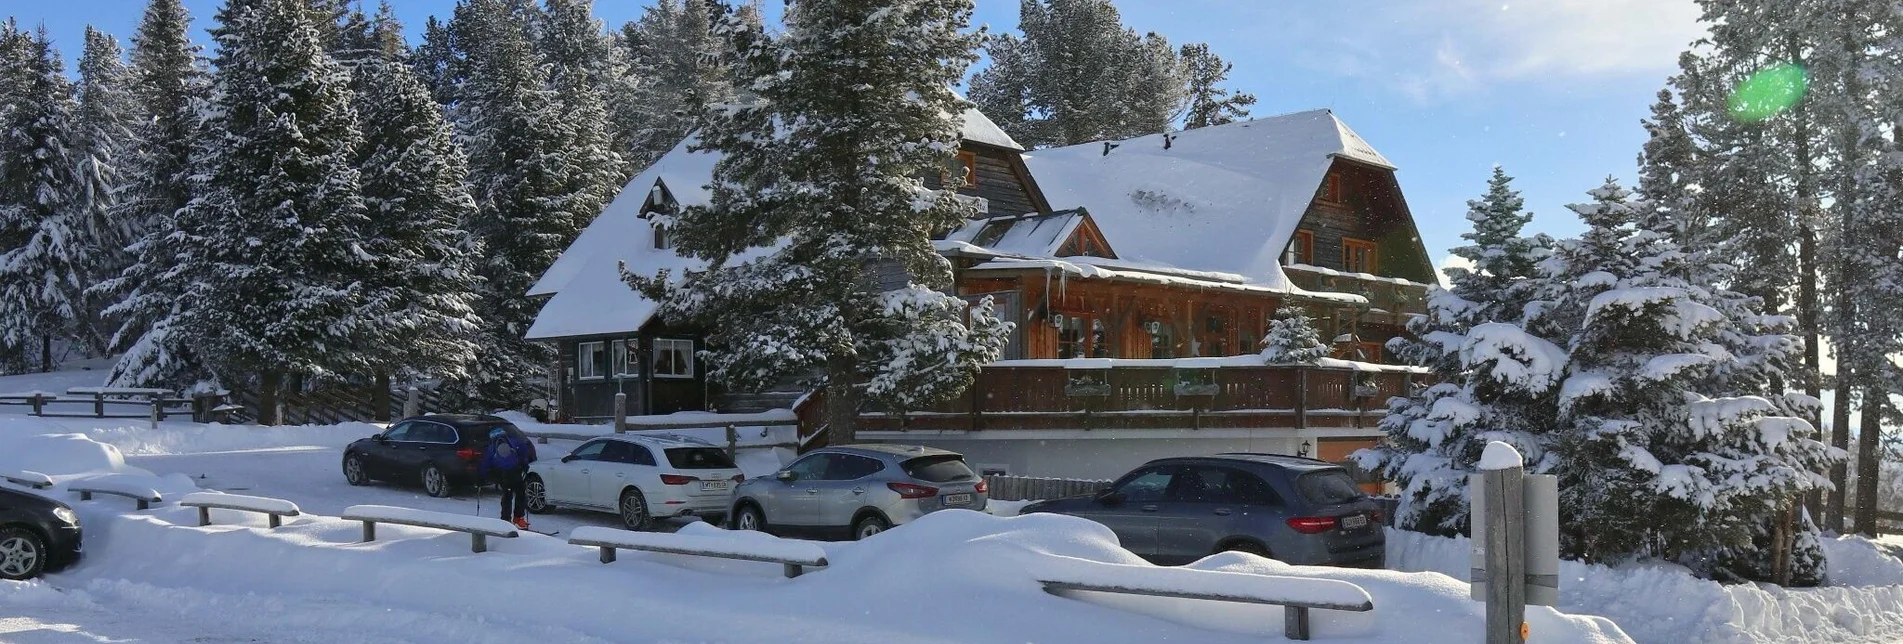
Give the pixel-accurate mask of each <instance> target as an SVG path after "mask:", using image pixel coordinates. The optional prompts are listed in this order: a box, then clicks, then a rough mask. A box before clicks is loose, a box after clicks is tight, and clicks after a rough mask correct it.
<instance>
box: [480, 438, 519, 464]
mask: <svg viewBox="0 0 1903 644" xmlns="http://www.w3.org/2000/svg"><path fill="white" fill-rule="evenodd" d="M521 452H522V450H521V449H519V448H517V447H516V444H515V439H513V438H511V437H509V436H498V437H496V439H495V440H492V441H489V467H490V468H492V469H498V470H513V469H516V468H518V467H521V466H522V465H525V464H527V461H524V460H523V459H522V458H521Z"/></svg>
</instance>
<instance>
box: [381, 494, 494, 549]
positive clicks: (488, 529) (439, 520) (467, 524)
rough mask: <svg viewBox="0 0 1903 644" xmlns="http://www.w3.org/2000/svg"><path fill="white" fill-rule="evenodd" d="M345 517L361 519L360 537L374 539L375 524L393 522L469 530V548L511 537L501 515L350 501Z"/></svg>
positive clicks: (459, 530) (485, 545)
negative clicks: (487, 515)
mask: <svg viewBox="0 0 1903 644" xmlns="http://www.w3.org/2000/svg"><path fill="white" fill-rule="evenodd" d="M343 518H344V520H345V521H362V522H363V540H364V541H366V542H368V541H376V540H377V524H379V523H394V524H397V525H408V526H416V527H419V528H435V529H437V530H449V531H451V532H466V533H469V550H470V552H487V551H488V550H489V539H488V538H489V537H497V538H501V539H514V538H516V536H518V535H517V534H516V531H515V524H512V523H509V522H507V521H503V520H501V519H490V518H487V517H472V516H469V515H466V514H449V513H447V512H431V511H429V510H417V509H412V508H399V507H393V506H388V505H353V506H350V507H347V508H344V515H343Z"/></svg>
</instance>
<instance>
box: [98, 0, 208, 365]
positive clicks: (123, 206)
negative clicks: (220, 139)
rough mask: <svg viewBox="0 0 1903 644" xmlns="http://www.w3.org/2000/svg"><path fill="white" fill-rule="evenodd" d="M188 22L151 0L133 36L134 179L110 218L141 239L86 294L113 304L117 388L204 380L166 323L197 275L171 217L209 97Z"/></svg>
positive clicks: (176, 8) (164, 1)
mask: <svg viewBox="0 0 1903 644" xmlns="http://www.w3.org/2000/svg"><path fill="white" fill-rule="evenodd" d="M190 27H191V16H190V15H189V14H187V13H186V12H185V7H184V5H183V4H181V3H180V2H179V0H152V2H151V4H149V5H147V7H146V10H145V15H144V17H143V18H142V19H141V21H140V22H139V28H138V31H137V32H136V33H135V34H134V35H133V37H132V75H133V87H134V89H133V94H134V97H135V98H136V100H137V103H138V115H139V119H138V120H139V126H138V128H137V130H136V131H135V134H136V137H135V141H134V145H133V147H132V148H131V149H130V154H129V157H128V159H127V161H126V163H125V164H124V165H123V167H122V170H121V172H122V175H123V176H125V177H127V178H128V179H129V181H128V183H127V184H126V185H125V187H124V189H123V191H122V192H121V193H120V199H119V203H118V209H117V211H116V212H115V213H114V216H113V218H114V219H115V220H117V221H118V222H119V223H120V224H121V225H123V226H125V227H126V228H127V229H128V230H127V233H128V236H129V238H130V239H133V240H135V241H134V242H133V243H132V244H131V245H130V246H128V247H127V249H126V251H127V254H128V255H130V259H131V261H132V263H131V265H129V266H127V267H126V269H125V270H124V271H123V272H122V273H121V274H120V275H118V276H116V277H111V278H108V279H105V280H103V281H101V282H99V283H98V284H96V285H94V286H93V287H92V288H91V289H88V292H89V293H90V294H91V295H93V296H94V297H102V298H104V299H105V300H106V301H110V302H112V304H111V305H110V306H108V307H107V308H106V310H105V314H106V317H107V318H108V319H109V320H111V321H113V322H115V323H116V324H117V330H116V331H114V332H113V335H112V338H111V341H110V342H109V343H108V346H109V347H110V348H111V349H112V350H113V351H121V352H123V355H122V356H121V358H120V360H119V362H118V363H117V364H115V365H114V366H113V371H112V373H111V375H110V376H109V377H108V382H110V383H111V384H113V385H117V386H165V387H176V386H184V385H189V384H192V383H194V382H196V381H198V380H200V379H201V378H203V377H204V376H205V375H206V374H205V372H204V370H203V368H202V366H201V365H199V364H198V362H197V360H196V359H194V358H193V357H192V352H191V351H190V349H189V348H188V347H187V346H186V342H185V337H184V335H183V334H182V333H180V332H178V329H176V328H175V327H172V326H171V325H170V324H169V323H168V324H166V325H165V327H164V328H156V327H155V326H154V325H156V324H159V323H160V322H161V321H163V320H168V319H172V318H173V317H174V316H175V315H178V314H179V313H180V312H182V311H183V310H185V307H186V303H187V302H188V301H189V300H190V295H188V294H187V293H186V288H187V286H188V285H189V284H191V280H192V278H191V277H190V271H189V270H188V268H187V267H188V266H189V265H190V264H191V263H190V262H188V261H183V260H181V257H183V256H186V255H185V250H184V249H183V247H182V245H183V243H184V240H183V239H182V238H181V237H178V236H175V235H174V234H173V233H174V232H176V231H177V229H178V226H177V222H176V216H175V214H176V213H177V212H179V211H180V210H182V209H184V208H185V206H186V205H187V204H189V203H190V202H191V199H192V194H193V190H194V187H193V185H192V176H191V165H192V157H193V149H194V145H195V144H196V139H197V137H198V135H199V132H198V122H199V108H200V107H201V104H202V103H201V101H202V99H203V97H204V95H205V94H206V93H207V92H206V90H207V86H206V82H205V76H204V73H203V71H202V70H201V68H200V67H199V64H198V63H199V58H198V54H199V51H200V50H199V47H198V46H197V45H195V44H193V43H192V40H191V37H190V35H189V34H188V33H187V32H188V30H189V29H190Z"/></svg>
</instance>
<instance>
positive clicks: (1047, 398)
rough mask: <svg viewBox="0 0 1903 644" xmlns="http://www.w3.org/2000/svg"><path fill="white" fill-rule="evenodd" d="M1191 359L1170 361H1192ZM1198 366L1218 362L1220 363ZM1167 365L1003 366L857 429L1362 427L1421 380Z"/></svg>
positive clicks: (1338, 369) (1335, 369)
mask: <svg viewBox="0 0 1903 644" xmlns="http://www.w3.org/2000/svg"><path fill="white" fill-rule="evenodd" d="M1195 360H1197V359H1191V360H1179V361H1174V362H1175V363H1176V364H1178V365H1180V364H1183V363H1191V364H1194V361H1195ZM1204 360H1209V361H1210V362H1211V363H1218V364H1219V363H1223V362H1224V361H1225V360H1226V359H1204ZM1013 362H1017V363H1053V364H1032V365H1027V366H1020V365H1016V364H1012V363H1013ZM1171 362H1172V361H1168V360H1073V361H1011V362H1005V363H1000V364H998V365H993V366H987V367H985V368H984V370H983V371H982V372H980V373H979V375H978V381H977V383H975V385H974V386H973V387H972V388H971V389H969V390H968V391H967V392H966V393H965V394H964V395H960V396H958V397H957V398H954V399H952V400H950V401H947V402H945V403H943V404H940V405H938V406H935V407H933V408H931V409H926V410H918V411H912V412H910V413H906V414H903V415H901V414H895V413H884V412H869V413H866V414H862V415H861V421H860V429H861V430H862V431H912V430H940V431H972V432H977V431H1012V430H1053V429H1062V430H1095V429H1158V430H1161V429H1189V430H1200V429H1218V428H1238V429H1310V428H1364V429H1366V428H1373V427H1374V426H1375V424H1376V423H1378V422H1379V420H1380V418H1381V416H1383V415H1384V414H1385V413H1386V410H1387V400H1388V398H1389V397H1392V396H1404V395H1407V394H1408V392H1409V388H1410V387H1411V386H1414V385H1415V383H1420V382H1424V381H1425V379H1426V378H1427V376H1424V375H1420V374H1415V373H1411V372H1409V371H1406V370H1402V369H1400V368H1392V367H1390V368H1383V369H1380V370H1378V371H1377V370H1366V369H1355V368H1352V367H1350V366H1320V367H1271V366H1261V365H1248V366H1244V365H1234V364H1222V366H1210V367H1195V368H1184V367H1182V366H1170V364H1169V363H1171ZM1152 363H1164V364H1161V365H1158V364H1152ZM1330 364H1331V365H1347V364H1348V363H1341V362H1338V361H1331V363H1330ZM1077 365H1089V367H1088V368H1077Z"/></svg>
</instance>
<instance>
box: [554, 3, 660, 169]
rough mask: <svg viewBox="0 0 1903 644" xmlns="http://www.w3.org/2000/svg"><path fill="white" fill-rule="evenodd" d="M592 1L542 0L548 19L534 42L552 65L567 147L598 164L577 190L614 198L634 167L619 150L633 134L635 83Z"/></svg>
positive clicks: (588, 165) (588, 163)
mask: <svg viewBox="0 0 1903 644" xmlns="http://www.w3.org/2000/svg"><path fill="white" fill-rule="evenodd" d="M593 4H594V2H593V0H547V9H546V11H545V15H546V16H547V19H546V20H545V22H544V23H543V29H542V31H541V33H540V34H539V35H538V37H537V39H536V48H537V49H539V50H540V51H541V53H542V58H543V59H544V60H547V61H548V64H549V67H550V69H551V70H553V73H554V76H553V77H552V78H551V79H550V82H551V83H552V84H553V86H554V87H555V90H556V92H557V93H558V94H559V95H560V96H561V100H562V104H563V108H564V111H565V112H566V114H565V116H564V117H563V122H564V123H566V124H568V125H569V126H570V134H569V137H570V141H571V143H570V144H569V147H570V148H572V149H573V150H574V152H576V153H579V154H581V155H584V158H581V159H578V161H577V162H578V163H579V164H581V165H582V167H583V168H585V169H599V170H600V171H599V172H595V173H592V176H588V175H583V176H582V181H583V182H584V183H594V184H596V185H594V186H593V187H590V188H582V189H580V190H579V192H582V193H589V192H606V193H607V198H613V196H614V193H615V192H616V191H618V190H620V189H621V184H622V183H624V182H626V181H627V180H628V177H630V176H633V175H634V171H635V168H633V167H632V166H630V165H629V164H628V163H627V160H626V159H625V158H624V157H623V156H622V155H621V154H620V151H621V150H626V149H630V148H631V147H632V142H633V139H634V137H635V132H634V130H633V129H632V127H633V124H631V123H629V121H630V120H631V116H630V115H631V114H632V113H633V112H635V108H634V105H633V103H634V101H635V100H637V99H638V96H637V94H636V89H637V87H638V86H639V83H637V82H636V80H637V79H636V77H635V76H634V75H632V74H631V73H630V64H629V61H628V58H627V50H625V49H623V48H621V47H618V46H616V45H615V40H614V37H613V36H611V35H609V34H608V33H606V32H605V31H603V27H602V24H601V21H600V20H597V19H595V16H594V14H593V8H592V5H593ZM603 203H604V204H605V203H606V202H605V201H604V202H603Z"/></svg>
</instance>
